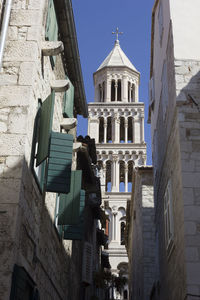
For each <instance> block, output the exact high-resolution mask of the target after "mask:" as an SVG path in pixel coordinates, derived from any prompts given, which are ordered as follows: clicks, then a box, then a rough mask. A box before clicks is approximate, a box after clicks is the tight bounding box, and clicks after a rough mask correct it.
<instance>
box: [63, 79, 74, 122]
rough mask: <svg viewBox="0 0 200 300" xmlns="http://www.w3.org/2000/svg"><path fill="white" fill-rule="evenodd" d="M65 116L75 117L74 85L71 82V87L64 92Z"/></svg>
mask: <svg viewBox="0 0 200 300" xmlns="http://www.w3.org/2000/svg"><path fill="white" fill-rule="evenodd" d="M63 117H64V118H73V117H74V86H73V84H72V83H71V82H70V87H69V89H68V90H67V91H66V92H65V93H64V99H63Z"/></svg>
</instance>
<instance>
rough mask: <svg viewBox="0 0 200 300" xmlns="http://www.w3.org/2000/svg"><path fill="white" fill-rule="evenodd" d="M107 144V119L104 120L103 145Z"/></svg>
mask: <svg viewBox="0 0 200 300" xmlns="http://www.w3.org/2000/svg"><path fill="white" fill-rule="evenodd" d="M106 142H107V119H106V118H105V119H104V144H105V143H106Z"/></svg>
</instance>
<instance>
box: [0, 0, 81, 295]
mask: <svg viewBox="0 0 200 300" xmlns="http://www.w3.org/2000/svg"><path fill="white" fill-rule="evenodd" d="M47 4H48V1H46V0H42V1H41V0H38V1H36V0H29V1H25V0H14V1H13V6H12V11H11V18H10V26H9V29H8V37H7V42H6V48H5V53H4V60H3V72H2V73H1V74H0V103H1V108H0V172H1V173H0V190H1V198H0V212H1V214H0V224H1V226H0V227H1V230H0V249H1V250H0V251H1V270H0V273H1V281H0V299H8V298H9V295H10V288H11V276H12V272H13V266H14V264H18V265H20V266H23V267H24V268H25V269H26V271H27V272H28V273H29V275H30V276H31V278H32V279H33V280H34V282H35V283H36V285H37V288H38V290H39V293H40V298H41V299H45V298H46V299H52V300H56V299H66V298H69V299H79V289H78V285H79V283H78V282H79V281H80V276H81V272H80V257H79V255H78V254H77V255H76V256H73V259H72V242H66V241H65V242H63V241H62V239H60V237H59V235H58V232H57V229H56V228H55V226H54V213H55V197H56V196H55V194H53V193H51V194H50V193H47V194H46V197H45V195H43V194H42V193H41V191H40V189H39V188H38V185H37V183H36V180H35V178H34V176H33V173H32V170H31V149H32V137H33V126H34V120H35V116H36V112H37V109H38V100H39V99H41V100H42V101H44V100H45V99H46V97H47V96H48V95H49V94H50V92H51V85H50V82H51V80H53V79H55V78H56V79H64V78H65V74H64V69H63V65H62V59H61V56H58V57H57V60H56V67H55V69H54V70H52V67H51V64H50V60H49V57H43V58H42V56H41V43H42V41H44V33H45V22H46V21H45V20H46V13H47V10H46V8H47ZM62 99H63V94H61V93H59V94H56V100H55V111H54V120H53V130H55V131H58V132H59V131H60V123H61V122H62ZM75 244H78V245H79V242H77V243H75ZM75 244H74V245H73V247H75ZM78 247H79V248H80V245H79V246H78ZM79 253H80V252H79ZM72 286H73V289H72Z"/></svg>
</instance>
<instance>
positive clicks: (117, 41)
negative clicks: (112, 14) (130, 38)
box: [112, 27, 123, 44]
mask: <svg viewBox="0 0 200 300" xmlns="http://www.w3.org/2000/svg"><path fill="white" fill-rule="evenodd" d="M112 34H116V40H115V43H118V44H119V40H118V36H119V34H123V32H119V28H118V27H117V28H116V32H114V31H113V32H112Z"/></svg>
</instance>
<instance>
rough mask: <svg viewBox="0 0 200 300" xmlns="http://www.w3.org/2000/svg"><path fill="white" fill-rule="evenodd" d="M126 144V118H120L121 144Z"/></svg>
mask: <svg viewBox="0 0 200 300" xmlns="http://www.w3.org/2000/svg"><path fill="white" fill-rule="evenodd" d="M124 142H125V126H124V118H123V117H120V143H124Z"/></svg>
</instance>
